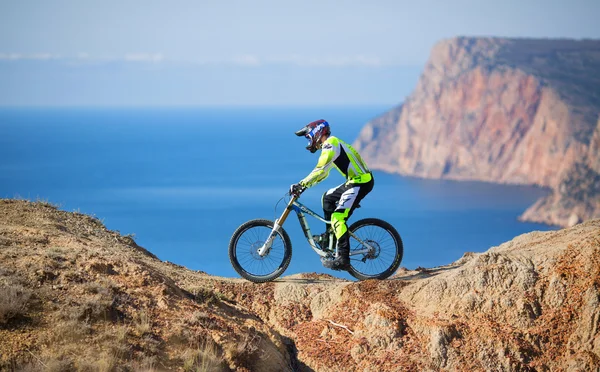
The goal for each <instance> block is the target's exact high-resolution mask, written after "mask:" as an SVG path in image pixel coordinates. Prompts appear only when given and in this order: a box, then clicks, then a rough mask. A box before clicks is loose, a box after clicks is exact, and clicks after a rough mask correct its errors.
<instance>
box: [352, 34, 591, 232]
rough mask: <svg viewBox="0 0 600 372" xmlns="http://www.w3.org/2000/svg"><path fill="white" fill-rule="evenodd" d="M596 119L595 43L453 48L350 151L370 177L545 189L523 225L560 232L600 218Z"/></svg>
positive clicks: (444, 47)
mask: <svg viewBox="0 0 600 372" xmlns="http://www.w3.org/2000/svg"><path fill="white" fill-rule="evenodd" d="M599 115H600V41H598V40H582V41H575V40H533V39H499V38H456V39H451V40H446V41H442V42H440V43H438V44H437V45H436V46H435V47H434V48H433V50H432V52H431V56H430V59H429V61H428V62H427V64H426V66H425V68H424V70H423V73H422V75H421V77H420V79H419V82H418V84H417V86H416V88H415V90H414V91H413V92H412V94H411V95H410V96H409V97H407V98H406V100H405V101H404V102H403V104H402V105H400V106H398V107H395V108H393V109H392V110H390V111H389V112H388V113H385V114H383V115H382V116H381V117H379V118H376V119H374V120H373V121H371V122H370V123H368V124H367V125H366V126H365V127H364V129H363V130H362V132H361V133H360V135H359V137H358V138H357V140H356V142H355V144H354V145H355V146H356V147H357V149H358V150H359V151H361V153H362V154H364V157H365V158H366V160H367V162H368V163H369V165H370V166H371V167H372V168H374V169H381V170H384V171H388V172H393V173H400V174H404V175H411V176H418V177H425V178H448V179H456V180H481V181H487V182H499V183H509V184H532V185H538V186H542V187H548V188H550V189H551V190H552V193H551V194H550V195H549V196H547V197H546V198H544V199H543V200H540V201H539V202H538V203H537V204H536V205H534V206H533V207H531V208H530V209H529V210H527V211H526V213H524V214H523V216H522V218H523V219H526V220H529V221H539V222H544V223H548V224H556V225H562V226H565V225H568V224H569V221H571V222H575V221H581V220H586V219H589V218H593V217H600V193H598V188H599V186H598V185H599V182H598V180H599V179H600V167H599V163H600V151H598V150H599V145H598V141H599V138H600V120H599ZM573 188H574V189H573Z"/></svg>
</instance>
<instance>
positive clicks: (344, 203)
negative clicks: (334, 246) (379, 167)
mask: <svg viewBox="0 0 600 372" xmlns="http://www.w3.org/2000/svg"><path fill="white" fill-rule="evenodd" d="M374 185H375V181H374V179H371V181H369V182H367V183H361V184H352V183H344V184H342V185H339V186H338V187H334V188H332V189H329V190H328V191H327V192H326V193H325V194H323V212H324V214H325V216H324V217H325V219H326V220H330V221H331V228H332V229H333V231H334V233H335V237H336V238H337V240H338V250H340V251H341V250H344V251H345V252H348V251H349V249H350V242H349V238H348V233H347V231H348V227H347V226H346V221H347V220H348V218H350V216H352V212H354V210H355V209H356V207H357V206H358V205H359V203H360V201H361V200H362V199H363V198H364V197H365V196H367V194H368V193H370V192H371V190H373V186H374ZM345 252H344V253H345Z"/></svg>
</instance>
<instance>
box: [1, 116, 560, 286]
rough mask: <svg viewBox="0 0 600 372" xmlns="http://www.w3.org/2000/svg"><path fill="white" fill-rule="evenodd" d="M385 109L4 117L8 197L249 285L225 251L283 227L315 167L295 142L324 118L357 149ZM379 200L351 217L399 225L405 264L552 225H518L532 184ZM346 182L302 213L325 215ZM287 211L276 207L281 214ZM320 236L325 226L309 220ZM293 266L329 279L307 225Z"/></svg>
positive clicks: (296, 233) (385, 188) (406, 182)
mask: <svg viewBox="0 0 600 372" xmlns="http://www.w3.org/2000/svg"><path fill="white" fill-rule="evenodd" d="M387 109H388V107H385V106H365V107H360V106H359V107H295V108H268V107H260V108H240V107H237V108H228V107H217V108H119V109H108V108H3V109H0V197H3V198H24V199H29V200H37V199H41V200H45V201H48V202H51V203H53V204H58V205H59V206H60V208H61V209H63V210H67V211H79V212H82V213H86V214H90V215H94V216H96V217H98V218H99V219H101V220H102V221H103V222H104V223H105V225H106V226H107V227H108V228H109V229H111V230H118V231H120V232H121V233H122V234H134V235H135V240H136V242H137V243H138V244H139V245H141V246H143V247H145V248H146V249H148V250H149V251H151V252H152V253H154V254H156V255H157V256H158V257H159V258H160V259H162V260H167V261H171V262H174V263H177V264H180V265H184V266H186V267H188V268H190V269H193V270H201V271H205V272H207V273H209V274H213V275H219V276H226V277H238V275H237V273H236V272H235V271H234V270H233V269H232V267H231V265H230V263H229V258H228V253H227V247H228V243H229V239H230V237H231V234H232V233H233V231H234V230H235V229H236V228H237V227H238V226H239V225H240V224H242V223H243V222H245V221H247V220H249V219H253V218H267V219H271V220H272V219H275V218H276V217H278V216H279V215H280V213H281V212H282V210H283V205H284V204H283V203H279V205H277V202H278V201H279V199H280V198H282V197H283V196H284V194H285V193H286V192H287V190H288V188H289V185H290V184H292V183H295V182H298V181H299V180H300V179H302V178H303V177H304V176H306V175H307V174H308V173H309V172H310V171H311V170H312V168H313V167H314V165H315V164H316V161H317V157H318V153H317V154H311V153H309V152H308V151H306V150H305V145H306V143H305V142H306V141H305V139H304V138H298V137H296V136H295V135H294V131H296V130H298V129H300V128H301V127H302V126H303V125H305V124H306V123H307V122H310V121H312V120H316V119H320V118H324V119H327V120H328V121H329V122H330V124H331V126H332V131H333V134H334V135H336V136H338V137H340V138H342V139H344V140H346V141H347V142H352V141H354V139H355V138H356V137H357V136H358V133H359V131H360V129H361V128H362V126H363V125H364V124H365V123H366V122H367V121H368V120H370V119H372V118H374V117H375V116H377V115H379V114H381V113H383V112H384V111H386V110H387ZM374 173H375V188H374V190H373V191H372V192H371V194H369V195H368V196H367V198H366V199H365V200H364V201H363V202H362V203H361V204H362V206H363V207H362V208H360V209H357V210H356V212H355V213H354V215H353V216H352V218H351V221H350V222H352V221H356V220H357V219H360V218H365V217H378V218H381V219H384V220H387V221H388V222H390V223H391V224H392V225H394V226H395V227H396V229H397V230H398V231H399V232H400V235H401V237H402V239H403V241H404V259H403V261H402V264H401V266H404V267H407V268H409V269H414V268H416V267H418V266H422V267H433V266H438V265H444V264H449V263H451V262H453V261H455V260H457V259H459V258H460V257H461V256H462V255H463V254H464V253H465V252H482V251H485V250H487V249H488V248H490V247H493V246H496V245H498V244H500V243H503V242H505V241H508V240H510V239H512V238H513V237H515V236H517V235H519V234H522V233H526V232H530V231H534V230H550V229H553V227H551V226H546V225H540V224H532V223H522V222H518V221H517V216H518V215H519V214H520V213H522V212H523V211H524V210H525V209H526V208H527V207H528V206H529V205H531V204H532V203H533V202H535V201H536V200H537V199H538V198H539V197H541V196H543V195H545V193H546V192H547V191H545V190H542V189H539V188H535V187H524V186H506V185H495V184H488V183H482V182H455V181H442V180H423V179H417V178H410V177H401V176H398V175H393V174H386V173H383V172H377V171H375V172H374ZM342 182H343V179H342V177H341V175H340V174H339V173H338V172H337V171H332V172H331V174H330V177H329V178H328V179H327V180H325V181H324V182H322V183H321V184H319V185H317V186H315V187H314V188H312V189H309V190H308V191H307V192H305V193H304V194H303V196H302V199H301V201H302V202H303V203H305V204H306V205H307V206H308V207H310V208H312V209H313V210H315V211H321V203H320V200H321V195H322V194H323V193H324V192H325V191H326V190H327V189H329V188H331V187H334V186H336V185H338V184H340V183H342ZM276 205H277V208H276ZM309 222H311V229H312V231H313V233H320V232H321V231H322V230H323V229H324V226H321V225H322V223H320V222H318V221H316V220H312V219H311V220H310V221H309ZM284 228H285V229H286V231H287V232H288V233H289V235H290V237H291V239H292V245H293V255H292V262H291V264H290V266H289V268H288V270H287V271H286V273H285V274H284V275H288V274H293V273H299V272H318V273H329V274H333V275H336V276H339V277H344V278H348V276H347V275H346V274H340V273H337V272H332V271H329V270H327V269H325V268H323V267H322V266H321V264H320V261H319V258H318V256H317V255H316V254H315V253H314V252H313V251H312V250H311V249H310V248H309V246H308V244H307V243H306V241H305V240H304V238H303V234H302V231H301V229H300V227H299V225H298V221H297V219H296V218H295V217H293V216H291V218H289V219H288V220H287V222H286V224H285V225H284Z"/></svg>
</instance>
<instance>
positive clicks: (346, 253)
mask: <svg viewBox="0 0 600 372" xmlns="http://www.w3.org/2000/svg"><path fill="white" fill-rule="evenodd" d="M296 135H297V136H304V137H306V138H307V139H308V146H306V149H307V150H308V151H310V152H311V153H315V152H316V151H317V150H318V149H321V155H320V156H319V160H318V162H317V166H316V167H315V169H313V171H312V172H310V174H309V175H308V176H306V178H304V179H303V180H302V181H300V182H298V183H296V184H293V185H292V186H290V193H292V194H294V195H300V193H302V192H303V191H304V189H306V188H309V187H312V186H314V185H316V184H317V183H319V182H321V181H323V180H324V179H326V178H327V176H329V172H330V171H331V168H332V167H334V166H335V167H336V168H337V169H338V171H340V173H341V174H342V175H343V176H344V177H345V178H346V182H344V183H343V184H341V185H339V186H337V187H334V188H332V189H330V190H328V191H327V192H326V193H325V194H323V198H322V204H323V212H324V214H325V219H326V220H331V225H327V229H326V231H325V233H323V234H321V235H320V236H315V240H317V242H319V244H320V245H321V246H322V247H324V246H327V245H328V237H329V233H330V229H331V228H333V231H334V234H335V238H336V240H337V254H336V257H335V258H334V259H333V260H327V261H324V262H323V266H325V267H327V268H329V269H334V270H347V269H348V268H349V266H350V237H349V236H348V231H347V230H348V227H347V226H346V221H347V220H348V218H350V216H351V215H352V212H353V211H354V209H356V207H357V206H358V205H359V203H360V201H361V200H362V199H363V198H364V197H365V196H366V195H367V194H368V193H369V192H371V190H372V189H373V185H374V179H373V175H372V173H371V171H369V168H368V167H367V164H366V163H365V162H364V161H363V160H362V158H361V157H360V155H359V154H358V152H356V150H354V148H352V146H350V145H349V144H347V143H346V142H344V141H342V140H341V139H339V138H337V137H334V136H332V135H331V129H330V127H329V123H328V122H327V121H325V120H323V119H321V120H316V121H313V122H311V123H309V124H308V125H306V126H305V127H304V128H302V129H300V130H299V131H297V132H296Z"/></svg>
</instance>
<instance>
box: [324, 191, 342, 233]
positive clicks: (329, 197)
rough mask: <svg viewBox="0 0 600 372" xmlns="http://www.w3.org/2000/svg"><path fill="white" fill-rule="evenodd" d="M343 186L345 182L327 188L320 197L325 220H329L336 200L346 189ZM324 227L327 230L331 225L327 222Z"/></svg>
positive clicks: (335, 205) (335, 206)
mask: <svg viewBox="0 0 600 372" xmlns="http://www.w3.org/2000/svg"><path fill="white" fill-rule="evenodd" d="M345 186H346V184H344V183H342V184H341V185H339V186H336V187H334V188H331V189H329V190H327V192H326V193H325V194H323V197H322V198H321V204H322V205H323V217H324V218H325V220H326V221H331V215H332V214H333V212H334V211H335V209H336V208H337V203H338V201H339V200H340V198H341V197H342V194H343V193H344V191H346V190H347V188H346V187H345ZM325 228H326V230H327V231H329V230H330V229H331V225H329V224H328V225H327V226H326V227H325Z"/></svg>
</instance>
